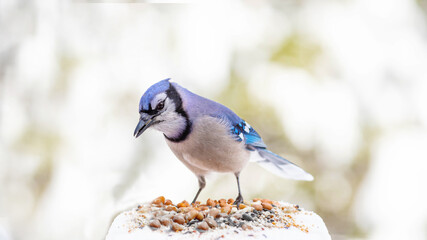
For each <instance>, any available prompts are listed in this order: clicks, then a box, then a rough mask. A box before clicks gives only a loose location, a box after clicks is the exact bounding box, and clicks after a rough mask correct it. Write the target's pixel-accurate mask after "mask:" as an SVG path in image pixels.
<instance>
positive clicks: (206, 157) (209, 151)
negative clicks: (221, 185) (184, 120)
mask: <svg viewBox="0 0 427 240" xmlns="http://www.w3.org/2000/svg"><path fill="white" fill-rule="evenodd" d="M192 127H193V129H192V132H191V133H190V135H189V136H188V137H187V139H186V140H184V141H182V142H179V143H174V142H171V141H169V140H167V139H166V142H167V143H168V145H169V147H170V148H171V150H172V151H173V152H174V153H175V155H176V156H177V158H179V159H180V160H181V161H182V162H183V163H184V164H185V165H186V166H187V167H188V168H189V169H190V170H192V171H193V172H194V173H195V174H196V175H202V176H203V175H206V174H207V173H209V172H212V171H213V172H233V173H236V172H240V171H241V170H242V169H243V167H244V166H245V165H246V164H247V162H248V160H249V151H248V150H246V149H245V146H244V143H243V142H238V141H236V140H234V139H233V138H232V137H231V133H230V131H229V129H230V128H229V126H227V125H226V124H224V123H223V122H222V121H221V120H220V119H217V118H214V117H209V116H206V117H203V118H200V119H199V120H198V121H196V122H193V126H192Z"/></svg>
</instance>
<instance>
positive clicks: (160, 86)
mask: <svg viewBox="0 0 427 240" xmlns="http://www.w3.org/2000/svg"><path fill="white" fill-rule="evenodd" d="M169 80H170V78H167V79H164V80H162V81H160V82H158V83H156V84H154V85H152V86H151V87H150V88H148V89H147V91H146V92H145V93H144V95H142V97H141V100H140V101H139V111H142V110H149V109H150V101H151V99H153V98H154V96H156V95H157V94H159V93H162V92H165V91H166V90H168V89H169V85H170V84H169Z"/></svg>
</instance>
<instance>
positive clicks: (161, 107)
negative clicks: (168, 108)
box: [156, 101, 165, 111]
mask: <svg viewBox="0 0 427 240" xmlns="http://www.w3.org/2000/svg"><path fill="white" fill-rule="evenodd" d="M164 107H165V101H162V102H159V104H157V106H156V110H157V111H160V110H162V109H163V108H164Z"/></svg>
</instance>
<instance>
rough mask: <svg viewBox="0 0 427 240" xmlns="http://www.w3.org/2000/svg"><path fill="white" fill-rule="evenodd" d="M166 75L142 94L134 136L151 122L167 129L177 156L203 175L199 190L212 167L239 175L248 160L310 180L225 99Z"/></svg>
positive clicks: (162, 128) (298, 178) (215, 169)
mask: <svg viewBox="0 0 427 240" xmlns="http://www.w3.org/2000/svg"><path fill="white" fill-rule="evenodd" d="M169 80H170V79H165V80H162V81H160V82H158V83H156V84H154V85H153V86H151V87H150V88H149V89H148V90H147V91H146V92H145V93H144V94H143V96H142V97H141V100H140V104H139V110H140V121H139V123H138V126H137V127H136V129H135V132H134V135H135V136H136V137H138V136H139V135H141V134H142V132H144V131H145V130H146V129H147V128H148V127H153V128H155V129H157V130H159V131H161V132H163V134H164V136H165V138H166V142H167V143H168V145H169V147H170V148H171V149H172V151H173V152H174V153H175V155H176V156H177V157H178V158H179V159H180V160H181V161H182V162H183V163H184V164H185V165H186V166H187V167H188V168H189V169H190V170H191V171H193V172H194V173H195V174H196V176H197V178H198V180H199V191H198V192H197V194H196V197H195V198H194V200H193V202H194V201H196V199H197V197H198V195H199V193H200V192H201V190H202V189H203V188H204V187H205V184H206V182H205V175H206V174H208V173H209V172H212V171H213V172H233V173H234V174H235V176H236V178H237V183H238V188H239V195H238V197H237V198H236V203H237V204H239V203H241V202H242V201H243V197H242V196H241V194H240V185H239V174H240V172H241V170H242V169H243V168H244V167H245V165H246V164H247V162H248V161H249V159H251V160H253V159H255V161H256V162H258V163H259V164H260V165H261V166H263V167H266V168H267V169H268V170H270V171H272V172H273V173H276V174H277V175H279V176H282V177H285V178H292V179H296V180H307V181H311V180H312V179H313V177H312V176H311V175H310V174H309V173H306V172H305V171H304V170H303V169H301V168H300V167H298V166H296V165H295V164H293V163H291V162H290V161H288V160H286V159H284V158H282V157H281V156H279V155H277V154H275V153H273V152H271V151H269V150H268V149H267V146H266V144H265V143H264V142H263V140H262V138H261V136H260V135H259V134H258V133H257V132H256V131H255V129H254V128H253V127H252V126H250V125H249V124H248V123H247V122H246V121H244V120H243V119H241V118H240V117H239V116H237V114H235V113H234V112H233V111H232V110H230V109H229V108H227V107H225V106H224V105H222V104H219V103H217V102H214V101H212V100H209V99H207V98H204V97H201V96H199V95H197V94H194V93H192V92H190V91H189V90H187V89H185V88H183V87H181V86H180V85H178V84H177V83H171V82H170V81H169Z"/></svg>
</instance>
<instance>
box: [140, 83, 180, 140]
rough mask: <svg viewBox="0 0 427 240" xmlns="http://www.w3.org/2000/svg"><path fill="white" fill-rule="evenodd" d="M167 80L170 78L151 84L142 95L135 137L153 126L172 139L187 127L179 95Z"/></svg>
mask: <svg viewBox="0 0 427 240" xmlns="http://www.w3.org/2000/svg"><path fill="white" fill-rule="evenodd" d="M169 80H170V78H168V79H165V80H162V81H160V82H158V83H156V84H154V85H152V86H151V87H150V88H148V90H147V91H146V92H145V93H144V94H143V95H142V97H141V100H140V102H139V114H140V118H139V123H138V125H137V126H136V128H135V132H134V136H135V137H139V135H141V134H142V133H143V132H144V131H145V130H147V129H148V128H149V127H153V128H155V129H157V130H159V131H161V132H163V133H164V134H165V136H166V137H167V138H170V139H172V140H173V139H175V138H178V137H180V134H182V133H183V132H184V131H185V129H186V128H187V127H188V126H187V125H188V117H187V114H186V112H185V111H184V110H183V108H182V99H181V96H180V95H179V93H178V92H177V90H176V89H175V87H174V86H173V85H172V84H171V83H170V82H169Z"/></svg>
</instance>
